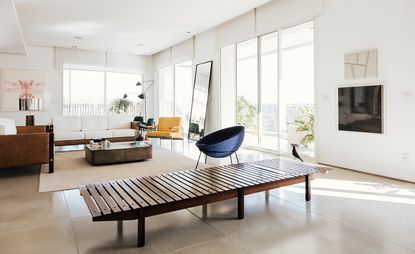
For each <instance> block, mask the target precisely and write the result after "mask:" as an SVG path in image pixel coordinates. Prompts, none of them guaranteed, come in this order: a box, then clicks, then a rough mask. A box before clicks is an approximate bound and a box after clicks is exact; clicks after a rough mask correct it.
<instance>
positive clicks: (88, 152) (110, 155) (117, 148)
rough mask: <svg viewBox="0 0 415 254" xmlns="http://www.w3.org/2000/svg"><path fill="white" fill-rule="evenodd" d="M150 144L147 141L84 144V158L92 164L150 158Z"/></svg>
mask: <svg viewBox="0 0 415 254" xmlns="http://www.w3.org/2000/svg"><path fill="white" fill-rule="evenodd" d="M152 156H153V152H152V146H151V145H150V144H147V143H141V144H137V143H136V142H114V143H111V144H110V146H108V147H100V146H97V145H90V144H89V145H86V146H85V158H86V160H87V161H88V162H89V163H90V164H92V165H104V164H116V163H126V162H133V161H142V160H147V159H151V158H152Z"/></svg>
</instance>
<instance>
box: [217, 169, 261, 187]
mask: <svg viewBox="0 0 415 254" xmlns="http://www.w3.org/2000/svg"><path fill="white" fill-rule="evenodd" d="M214 170H215V172H216V173H217V174H219V175H223V176H225V177H228V178H231V179H233V180H235V181H237V182H238V183H240V184H243V185H244V186H251V185H254V184H260V183H259V182H256V181H254V180H252V179H249V178H248V179H247V178H246V177H244V176H241V174H239V173H237V172H228V171H226V170H225V168H224V167H219V168H217V169H214Z"/></svg>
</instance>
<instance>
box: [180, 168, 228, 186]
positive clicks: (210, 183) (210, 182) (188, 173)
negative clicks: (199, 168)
mask: <svg viewBox="0 0 415 254" xmlns="http://www.w3.org/2000/svg"><path fill="white" fill-rule="evenodd" d="M179 173H182V174H187V175H190V176H192V177H195V178H196V179H199V180H201V181H203V182H205V183H206V184H208V185H213V186H216V187H217V188H220V189H221V190H224V191H228V190H233V189H234V188H233V187H232V186H230V185H228V184H226V183H219V182H217V181H216V180H214V179H211V178H205V177H204V176H202V175H199V174H197V173H196V172H195V171H194V170H192V171H184V172H179Z"/></svg>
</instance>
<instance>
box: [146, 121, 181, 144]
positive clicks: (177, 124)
mask: <svg viewBox="0 0 415 254" xmlns="http://www.w3.org/2000/svg"><path fill="white" fill-rule="evenodd" d="M147 136H148V137H149V138H166V139H182V138H183V128H182V118H181V117H160V118H159V122H158V125H157V130H156V131H149V132H148V133H147Z"/></svg>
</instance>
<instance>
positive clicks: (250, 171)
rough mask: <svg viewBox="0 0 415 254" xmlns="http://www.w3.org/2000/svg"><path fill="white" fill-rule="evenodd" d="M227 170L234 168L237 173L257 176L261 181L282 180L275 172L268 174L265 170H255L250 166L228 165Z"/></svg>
mask: <svg viewBox="0 0 415 254" xmlns="http://www.w3.org/2000/svg"><path fill="white" fill-rule="evenodd" d="M228 168H234V169H235V170H237V171H240V172H243V173H245V174H249V175H252V174H254V175H258V176H260V177H262V178H263V179H265V181H268V180H269V181H277V180H281V179H284V177H283V176H281V175H279V174H278V173H276V172H270V171H267V170H263V169H260V168H256V167H252V166H250V165H230V166H228Z"/></svg>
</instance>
